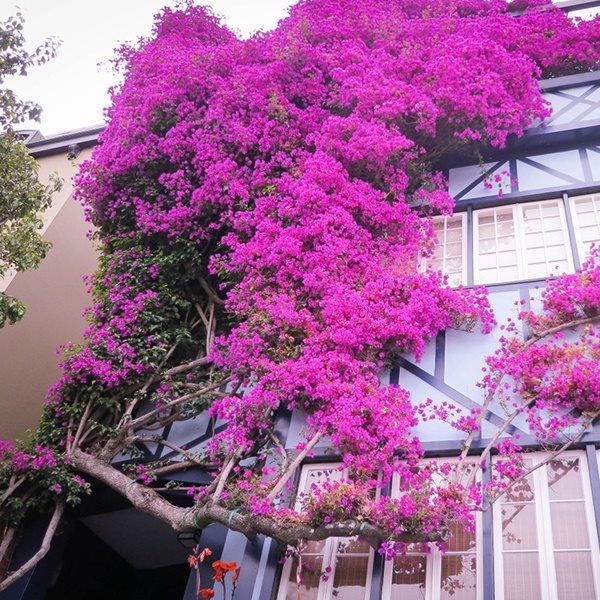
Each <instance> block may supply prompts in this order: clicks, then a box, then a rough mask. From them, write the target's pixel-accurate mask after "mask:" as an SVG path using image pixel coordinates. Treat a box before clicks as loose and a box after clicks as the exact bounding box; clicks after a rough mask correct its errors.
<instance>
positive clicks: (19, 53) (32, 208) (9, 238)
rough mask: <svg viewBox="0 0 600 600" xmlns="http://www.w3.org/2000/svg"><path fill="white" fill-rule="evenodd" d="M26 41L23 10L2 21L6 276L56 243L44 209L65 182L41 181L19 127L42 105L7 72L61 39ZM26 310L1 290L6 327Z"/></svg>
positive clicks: (0, 270) (21, 70)
mask: <svg viewBox="0 0 600 600" xmlns="http://www.w3.org/2000/svg"><path fill="white" fill-rule="evenodd" d="M24 45H25V39H24V36H23V17H22V15H21V14H20V13H17V14H16V15H15V16H14V17H10V18H9V19H7V20H6V21H4V22H2V23H0V279H1V278H2V277H5V276H6V275H8V274H9V273H10V272H14V271H17V272H19V271H25V270H27V269H34V268H36V267H38V266H39V264H40V261H41V260H42V259H43V258H44V256H45V255H46V253H47V252H48V249H49V247H50V244H49V243H48V242H46V241H44V240H43V239H42V237H41V235H40V233H39V230H40V228H41V227H42V224H43V222H42V219H41V217H40V214H41V213H42V212H43V211H44V210H45V209H46V208H48V207H49V206H50V203H51V201H52V194H53V193H54V192H55V191H57V190H58V189H59V187H60V181H59V180H58V179H57V178H54V179H53V180H52V181H51V183H50V185H43V184H42V183H40V181H39V179H38V168H37V163H36V161H35V160H34V159H33V158H32V157H31V156H30V155H29V152H28V150H27V148H26V146H25V144H24V143H23V141H22V140H21V138H20V136H19V135H18V134H17V133H15V132H14V131H13V126H14V125H16V124H18V123H20V122H23V121H24V120H26V119H34V120H37V119H39V115H40V112H41V109H40V107H39V106H38V105H37V104H35V103H33V102H29V101H24V100H21V99H19V98H17V96H16V95H15V93H14V92H13V91H12V90H10V89H8V88H6V87H5V86H4V82H5V79H6V78H7V77H11V76H15V75H19V76H23V75H26V74H27V71H28V69H29V68H30V67H32V66H34V65H40V64H43V63H45V62H46V61H47V60H49V59H50V58H52V57H53V56H54V54H55V53H56V47H57V43H56V41H54V40H52V39H48V40H46V41H45V42H43V43H42V44H41V45H40V46H39V47H38V48H37V49H35V50H34V51H33V52H29V51H28V50H26V49H25V48H24ZM24 313H25V306H24V305H23V303H22V302H20V301H19V300H17V299H16V298H12V297H10V296H8V295H7V294H5V293H3V292H0V328H2V327H3V326H4V325H5V324H6V323H7V322H8V323H14V322H15V321H18V320H19V319H20V318H21V317H22V316H23V315H24Z"/></svg>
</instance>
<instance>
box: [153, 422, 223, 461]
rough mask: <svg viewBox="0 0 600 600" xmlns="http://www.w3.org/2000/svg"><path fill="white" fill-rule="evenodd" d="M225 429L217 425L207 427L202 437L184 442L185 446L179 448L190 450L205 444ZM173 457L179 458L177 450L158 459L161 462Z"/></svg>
mask: <svg viewBox="0 0 600 600" xmlns="http://www.w3.org/2000/svg"><path fill="white" fill-rule="evenodd" d="M226 428H227V425H225V424H223V425H219V426H218V427H209V428H208V430H207V431H206V432H205V433H203V434H202V435H199V436H198V437H196V438H194V439H192V440H190V441H189V442H185V444H181V448H183V450H191V449H192V448H194V447H196V446H198V445H199V444H202V443H204V442H207V441H208V440H210V439H211V438H212V437H213V436H214V435H215V433H220V432H221V431H224V430H225V429H226ZM175 456H179V452H178V451H177V450H172V451H171V452H167V453H166V454H164V455H162V456H161V457H160V458H161V460H168V459H169V458H173V457H175Z"/></svg>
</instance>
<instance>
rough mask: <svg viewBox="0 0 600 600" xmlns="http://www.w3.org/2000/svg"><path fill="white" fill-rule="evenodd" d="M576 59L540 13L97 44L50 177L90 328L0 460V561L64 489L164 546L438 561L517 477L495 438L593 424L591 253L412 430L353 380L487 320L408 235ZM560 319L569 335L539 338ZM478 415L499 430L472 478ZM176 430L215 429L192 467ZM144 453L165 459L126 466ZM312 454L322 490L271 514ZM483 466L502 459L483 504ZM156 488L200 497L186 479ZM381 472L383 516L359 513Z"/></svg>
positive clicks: (544, 7)
mask: <svg viewBox="0 0 600 600" xmlns="http://www.w3.org/2000/svg"><path fill="white" fill-rule="evenodd" d="M599 42H600V22H599V21H596V20H594V21H586V22H579V23H573V22H572V21H570V20H569V19H568V17H567V16H566V15H565V14H564V13H562V12H561V11H560V10H558V9H557V8H555V7H553V6H552V5H551V4H550V3H549V1H546V0H535V1H534V0H530V1H519V2H515V3H512V4H507V3H506V2H504V1H503V0H410V1H409V0H364V1H363V2H360V3H358V2H354V1H352V0H303V1H301V2H299V3H298V4H297V5H296V6H295V7H293V8H292V9H291V11H290V16H289V17H288V18H287V19H285V20H283V21H282V22H281V23H280V24H279V26H278V27H277V29H275V30H274V31H272V32H269V33H259V34H256V35H255V36H253V37H251V38H250V39H248V40H240V39H238V38H237V37H236V36H234V35H233V34H232V33H231V32H230V31H229V30H227V29H226V28H225V27H224V26H223V25H221V24H220V22H219V20H218V19H217V18H215V17H214V16H212V15H211V14H210V13H209V12H208V11H207V10H205V9H203V8H199V7H195V6H192V5H188V4H186V5H183V6H182V7H180V9H178V10H175V11H172V10H169V9H165V10H164V11H163V12H162V13H161V14H160V15H159V17H158V18H157V20H156V24H155V27H154V31H153V35H152V37H151V38H150V39H148V40H145V41H142V42H141V43H140V45H139V46H138V47H136V48H129V47H127V48H122V49H121V51H120V52H119V55H118V59H117V63H118V64H119V65H120V67H121V68H122V69H123V70H124V73H125V78H124V82H123V84H122V86H120V87H119V88H118V89H116V90H114V93H113V98H112V105H111V107H110V109H109V111H108V117H109V122H108V126H107V128H106V130H105V131H104V132H103V133H102V135H101V143H100V144H99V145H98V146H97V147H96V149H95V151H94V154H93V157H92V159H91V160H90V161H89V162H88V163H86V164H85V165H84V166H83V169H82V171H81V173H80V175H79V178H78V190H79V191H78V194H79V198H80V200H81V201H82V202H83V204H84V206H85V207H86V210H87V215H88V217H89V219H90V221H91V222H92V223H93V224H94V226H95V227H96V228H97V232H98V233H97V236H98V240H99V243H100V247H101V260H100V268H99V271H98V272H97V273H96V274H95V275H94V276H93V278H91V279H90V288H91V291H92V294H93V297H94V304H93V306H92V307H91V308H90V310H89V313H88V317H89V321H90V327H89V329H88V330H87V331H86V343H85V344H84V345H83V346H81V347H69V348H67V349H66V354H67V356H66V359H65V361H64V374H63V376H62V377H61V379H60V380H59V381H58V383H57V384H56V385H55V386H54V387H53V388H52V389H51V390H50V392H49V394H48V398H47V405H46V409H45V413H44V416H43V419H42V423H41V426H40V429H39V432H38V433H37V435H36V439H35V440H34V442H33V444H32V445H30V446H27V447H14V446H12V445H10V444H5V445H4V446H3V447H2V454H3V456H4V466H3V467H1V469H0V486H1V488H3V489H4V492H3V494H4V495H3V496H2V497H1V498H2V499H1V501H2V502H3V505H2V507H3V512H2V519H3V522H4V524H5V527H6V530H7V532H8V533H7V535H6V536H5V541H4V542H3V547H1V548H0V554H1V553H2V550H6V548H7V547H8V544H9V542H6V540H7V539H10V537H11V536H12V535H14V531H15V530H16V526H17V524H18V520H19V518H20V517H21V516H22V515H23V514H26V513H27V511H28V510H33V509H34V508H36V509H37V508H44V507H48V506H49V507H51V508H52V507H54V508H53V510H54V513H53V519H52V520H51V522H50V527H49V530H48V534H47V537H49V538H51V537H52V535H53V533H54V528H55V527H56V523H57V522H58V520H59V519H60V516H61V514H62V512H63V507H64V505H65V503H74V502H77V501H78V499H79V498H80V497H81V495H82V493H84V492H85V491H87V490H88V489H89V484H88V483H87V482H86V479H87V480H93V481H98V482H101V483H103V484H105V485H108V486H110V487H112V488H113V489H114V490H116V491H117V492H119V493H120V494H122V495H124V496H126V497H127V498H128V499H129V500H130V501H131V503H132V504H133V505H134V506H135V507H137V508H139V509H140V510H143V511H146V512H147V513H149V514H151V515H153V516H155V517H157V518H159V519H162V520H164V521H165V522H167V523H169V524H170V525H171V526H172V527H173V528H174V529H175V530H176V531H190V530H195V529H198V528H202V527H203V526H205V525H206V524H208V523H210V522H220V523H222V524H224V525H226V526H227V527H229V528H231V529H234V530H237V531H241V532H243V533H245V534H246V535H248V536H252V535H254V534H256V533H262V534H266V535H269V536H272V537H274V538H276V539H277V540H279V541H280V542H282V543H284V544H290V545H292V546H297V545H299V544H300V542H301V541H302V540H317V539H324V538H326V537H329V536H333V535H335V536H352V535H355V534H356V533H357V532H358V531H359V530H360V533H361V535H363V536H364V537H366V538H367V539H369V541H370V542H371V543H372V544H373V545H374V546H377V547H379V548H380V550H381V551H382V552H384V553H385V554H386V555H387V556H393V555H394V554H395V553H396V552H401V551H402V544H403V543H406V542H410V541H420V542H437V543H439V544H443V542H444V540H445V537H446V535H447V534H446V533H445V532H447V531H449V529H450V527H451V525H452V524H453V523H455V522H456V521H460V522H461V523H463V524H465V525H466V526H467V527H469V526H472V519H473V517H472V514H473V513H472V511H474V510H478V509H481V508H482V507H483V503H484V499H485V498H488V499H493V498H494V497H495V496H497V495H498V494H499V493H501V492H502V491H505V490H506V489H507V487H509V486H510V485H513V484H514V482H516V481H518V480H519V479H520V478H522V477H524V476H525V475H526V467H525V463H524V462H523V461H522V460H521V453H520V452H519V450H520V449H519V448H518V446H517V445H516V442H515V441H514V440H512V439H511V438H510V437H506V436H505V433H506V432H507V431H509V429H510V425H511V423H512V422H513V421H514V419H515V418H516V416H517V415H521V414H525V415H526V417H527V419H528V421H529V423H530V426H531V428H532V430H533V431H534V432H535V433H536V434H537V435H538V436H539V437H540V439H541V440H542V441H543V442H544V443H548V444H554V445H555V446H556V447H557V448H558V450H560V449H564V448H565V447H567V446H569V445H571V444H572V443H574V442H575V441H576V440H577V439H578V436H580V435H581V432H582V431H583V430H584V429H585V427H586V426H587V425H588V424H589V422H590V421H592V420H593V419H595V418H596V416H597V415H598V414H599V412H598V411H600V396H599V394H600V371H599V368H598V360H597V359H598V352H599V347H598V339H597V333H598V331H597V330H596V329H594V324H595V322H596V321H597V319H598V315H599V314H600V291H599V290H600V287H599V286H600V264H599V263H598V262H597V258H598V257H597V255H593V256H592V258H591V259H590V261H589V262H588V263H586V265H585V266H584V268H583V269H582V270H581V271H580V272H579V273H577V274H575V275H569V276H565V277H563V278H561V279H558V280H556V281H554V282H552V283H551V284H550V285H549V287H548V288H547V290H546V291H545V292H544V296H543V311H542V312H541V313H540V314H532V313H529V312H526V311H525V312H523V313H522V314H521V315H520V319H521V321H519V323H513V324H512V325H509V327H508V330H507V332H506V335H505V337H504V338H502V341H501V346H500V348H499V350H498V351H497V353H496V354H495V355H493V356H492V357H490V358H489V360H488V371H487V372H486V374H485V377H484V380H483V382H482V385H483V386H484V387H485V390H486V394H487V395H486V399H485V402H484V404H483V406H482V408H481V409H478V410H473V411H472V412H471V413H467V414H465V413H461V412H460V411H459V409H458V408H457V407H452V406H450V407H448V409H447V411H446V412H445V414H443V415H442V414H439V410H438V409H436V410H433V409H432V407H431V406H430V403H429V402H428V401H427V399H426V398H417V397H413V396H411V395H410V394H409V393H408V391H407V390H405V389H403V388H402V387H400V386H394V385H390V386H385V387H382V386H381V385H380V381H379V374H380V372H381V371H382V370H383V369H385V368H386V367H387V366H389V365H391V364H393V363H394V361H395V359H397V357H398V356H399V355H400V354H401V353H412V354H414V355H415V356H416V357H417V359H418V358H419V357H420V356H421V355H422V353H423V351H424V347H425V344H426V343H427V342H428V340H430V339H431V338H432V337H433V336H435V335H436V334H437V333H438V332H440V331H443V330H445V329H446V328H449V327H457V328H464V329H473V328H475V327H478V328H479V327H480V328H481V329H483V331H490V330H491V329H492V328H493V327H494V326H495V321H494V316H493V314H492V311H491V309H490V306H489V304H488V301H487V296H486V291H485V290H484V289H477V288H476V289H462V288H460V289H451V288H450V287H448V285H447V284H446V281H445V280H444V277H443V276H442V275H441V274H440V273H437V272H431V271H425V272H423V271H421V270H420V269H419V268H418V266H419V262H420V259H421V258H422V257H424V256H425V257H426V256H428V255H430V254H431V252H432V250H433V246H434V242H435V235H434V230H433V227H432V224H431V216H432V215H434V214H451V213H452V210H453V204H454V202H453V199H452V197H451V196H450V195H449V193H448V191H447V185H446V182H445V180H444V177H443V174H442V169H443V165H444V160H445V159H446V158H447V157H448V156H450V155H451V154H452V153H456V152H474V151H476V150H477V148H483V147H485V146H490V145H491V146H492V147H495V148H501V147H503V146H504V145H505V144H506V141H507V138H508V136H511V135H513V136H519V135H522V133H523V131H524V129H525V128H526V127H528V126H529V125H531V124H532V123H533V122H534V121H536V120H538V119H543V118H544V117H546V116H547V115H548V114H549V108H548V107H547V105H546V103H545V102H544V100H543V99H542V97H541V94H540V90H539V86H538V80H539V79H540V78H541V77H544V76H552V75H560V74H564V73H572V72H576V71H586V70H591V69H595V68H597V66H598V59H599V56H600V44H599ZM521 322H524V323H526V324H527V327H528V328H529V329H530V331H531V335H530V336H529V337H528V338H527V340H526V341H523V336H522V335H521V333H520V332H521ZM573 327H583V328H585V329H584V334H583V335H582V336H581V337H580V338H578V339H577V340H576V341H569V342H567V341H565V339H563V338H561V337H560V336H561V335H563V332H564V331H565V330H567V329H570V328H573ZM569 339H570V338H569ZM497 400H500V401H501V402H502V403H503V404H504V406H505V407H506V414H507V417H506V421H505V424H504V426H503V427H501V428H499V429H498V433H497V435H496V436H495V437H494V439H492V440H491V441H490V444H489V446H488V448H486V449H485V450H484V451H483V455H482V456H481V457H480V458H479V459H478V460H477V462H475V463H473V462H472V460H467V455H468V454H469V450H470V449H471V446H472V443H473V440H474V439H475V437H476V435H477V433H478V432H479V431H480V428H481V423H482V420H483V418H484V416H485V412H486V410H487V407H488V406H489V404H490V403H491V402H492V401H497ZM575 409H576V410H575ZM292 410H297V411H301V412H303V413H304V414H305V415H306V427H305V437H304V439H303V440H302V441H301V442H300V443H299V444H298V445H297V447H296V448H295V449H293V450H292V451H288V450H286V449H285V448H284V446H283V444H282V441H281V439H280V438H279V437H278V433H277V430H276V428H275V423H276V420H277V418H278V416H279V415H281V414H284V413H286V411H292ZM204 411H209V413H210V415H211V416H212V417H213V418H214V423H215V424H218V427H217V426H216V425H215V429H214V435H213V436H212V438H211V440H210V442H209V443H208V445H207V446H206V447H204V448H203V449H202V451H200V452H198V451H195V452H191V451H190V450H186V449H185V448H181V447H178V446H177V445H175V444H174V443H173V442H172V441H170V440H168V439H165V436H164V435H163V433H162V432H163V431H164V428H165V427H166V426H167V425H169V424H172V423H175V422H177V421H185V420H190V419H192V418H194V417H196V416H197V415H199V414H200V413H202V412H204ZM435 418H443V419H444V420H445V421H446V422H450V423H452V424H453V425H454V426H455V427H456V428H457V429H459V430H461V431H464V432H465V434H466V440H465V443H464V449H463V452H462V455H461V457H460V458H461V460H459V461H458V462H456V463H453V464H451V463H449V462H445V461H443V460H440V461H433V462H429V463H427V464H426V465H424V464H423V463H422V458H423V450H422V447H421V444H420V442H419V439H418V438H417V437H416V436H415V434H414V428H415V426H416V425H417V424H418V423H419V422H420V421H423V420H430V419H435ZM567 432H568V433H567ZM144 442H146V443H148V442H152V443H158V444H160V445H162V446H164V447H165V448H168V449H169V451H170V452H171V454H170V456H171V457H172V458H170V459H168V460H163V461H159V460H150V461H149V460H147V459H144V460H143V461H142V460H141V459H140V454H139V450H138V447H139V444H140V443H144ZM319 443H327V444H329V445H330V446H331V447H332V448H333V449H334V451H335V453H336V454H337V455H339V457H340V461H341V463H342V465H343V467H344V468H345V469H346V472H347V473H348V474H349V475H348V476H347V477H345V478H343V479H336V481H332V482H329V483H326V484H324V485H323V486H322V487H319V488H313V489H312V490H311V491H310V492H309V493H308V494H306V496H305V497H304V498H303V500H302V501H301V502H300V503H299V504H298V507H299V508H297V509H292V508H291V505H290V502H289V501H288V500H289V491H290V489H291V484H292V482H293V478H294V476H295V475H296V474H297V471H298V469H299V467H300V465H301V464H302V462H303V461H304V459H306V458H307V457H309V456H310V455H311V453H312V452H313V450H314V448H315V447H316V446H317V445H318V444H319ZM492 451H499V453H500V454H501V456H502V457H503V459H502V460H501V461H500V462H499V467H498V469H496V471H495V476H494V477H493V478H492V480H491V481H490V482H487V483H486V484H485V485H483V484H482V483H481V482H480V479H479V478H478V477H477V471H478V470H479V468H480V467H482V466H484V465H485V464H486V462H487V461H489V455H490V453H491V452H492ZM123 455H125V456H129V457H130V458H131V461H130V463H129V464H128V466H125V467H123V466H121V467H119V468H117V467H116V466H115V465H114V464H113V463H114V461H115V457H117V456H120V457H122V456H123ZM183 469H197V470H203V471H205V472H207V473H210V474H211V475H212V477H211V478H210V482H209V483H207V484H206V485H196V486H194V487H190V486H189V485H188V484H184V483H181V482H179V481H178V480H177V472H180V471H181V470H183ZM393 475H395V476H396V477H397V479H398V481H399V486H400V491H401V493H400V497H399V498H397V499H394V500H391V499H390V498H387V497H385V496H380V495H378V494H376V493H374V492H375V491H376V490H377V488H378V487H382V486H384V485H385V484H386V483H387V482H389V480H390V478H391V477H392V476H393ZM178 494H184V495H186V496H187V498H188V501H189V504H190V506H191V507H192V508H191V510H190V508H189V507H181V506H180V505H181V499H180V498H177V495H178ZM174 499H175V500H177V501H173V500H174ZM292 504H293V503H292ZM45 542H46V540H45ZM45 549H46V546H43V547H42V548H41V550H40V551H41V552H43V551H44V550H45ZM35 558H36V557H34V558H33V559H32V560H35ZM25 566H26V567H28V566H29V565H25ZM18 575H19V573H16V574H14V575H13V576H11V577H9V578H8V579H7V580H6V581H5V582H4V584H0V589H2V585H4V586H6V585H8V583H10V582H11V581H12V580H14V578H15V577H16V576H18ZM7 582H8V583H7Z"/></svg>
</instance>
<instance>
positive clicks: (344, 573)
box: [333, 555, 369, 600]
mask: <svg viewBox="0 0 600 600" xmlns="http://www.w3.org/2000/svg"><path fill="white" fill-rule="evenodd" d="M368 568H369V557H368V556H344V555H341V556H338V559H337V561H336V564H335V577H334V579H333V588H334V590H333V596H334V598H336V599H337V600H364V597H365V594H366V592H367V589H366V585H367V570H368Z"/></svg>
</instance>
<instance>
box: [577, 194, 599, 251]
mask: <svg viewBox="0 0 600 600" xmlns="http://www.w3.org/2000/svg"><path fill="white" fill-rule="evenodd" d="M570 200H571V207H572V213H573V224H574V225H575V238H576V241H577V248H578V250H579V257H580V258H581V260H582V262H583V261H584V260H585V259H587V258H588V257H589V254H590V247H591V245H592V244H593V243H594V242H595V243H596V244H598V243H599V242H600V194H594V195H592V196H580V197H578V198H571V199H570Z"/></svg>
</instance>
